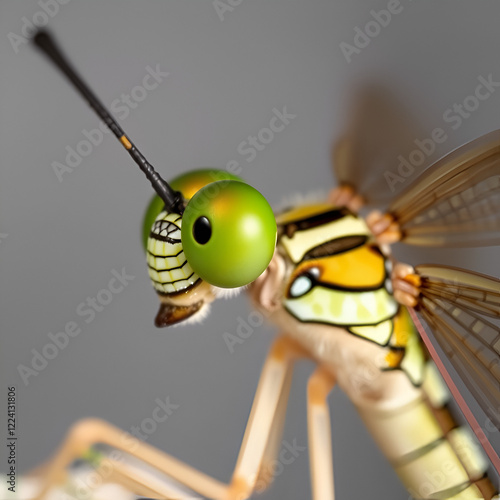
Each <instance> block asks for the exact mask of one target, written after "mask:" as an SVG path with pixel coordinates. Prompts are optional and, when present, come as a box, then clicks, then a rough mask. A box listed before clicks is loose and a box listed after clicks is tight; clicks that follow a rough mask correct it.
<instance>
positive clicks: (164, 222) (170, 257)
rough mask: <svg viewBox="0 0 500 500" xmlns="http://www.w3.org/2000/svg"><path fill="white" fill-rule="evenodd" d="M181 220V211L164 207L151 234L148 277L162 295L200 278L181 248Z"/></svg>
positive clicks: (170, 293) (189, 285) (184, 288)
mask: <svg viewBox="0 0 500 500" xmlns="http://www.w3.org/2000/svg"><path fill="white" fill-rule="evenodd" d="M181 223H182V216H181V215H179V214H175V213H167V212H165V211H163V212H161V213H160V214H159V215H158V217H157V218H156V221H155V223H154V224H153V227H152V229H151V233H150V235H149V239H148V247H147V262H148V268H149V277H150V278H151V281H152V282H153V287H154V288H155V290H156V291H157V292H158V293H159V294H160V295H176V294H178V293H183V292H186V291H187V290H188V289H190V288H191V287H192V286H193V285H194V284H195V283H196V282H197V281H198V280H199V279H200V278H199V276H198V275H197V274H196V273H195V272H194V271H193V270H192V269H191V266H190V265H189V262H188V261H187V259H186V257H185V255H184V252H183V250H182V243H181Z"/></svg>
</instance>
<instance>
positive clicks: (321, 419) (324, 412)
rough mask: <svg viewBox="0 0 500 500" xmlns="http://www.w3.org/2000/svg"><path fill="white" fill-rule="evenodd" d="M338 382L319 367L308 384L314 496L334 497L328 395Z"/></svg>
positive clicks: (322, 499) (331, 499)
mask: <svg viewBox="0 0 500 500" xmlns="http://www.w3.org/2000/svg"><path fill="white" fill-rule="evenodd" d="M334 385H335V380H334V378H333V376H332V375H331V373H330V372H327V371H326V370H325V369H323V368H318V369H317V370H316V371H315V372H314V373H313V374H312V375H311V378H310V379H309V382H308V385H307V422H308V436H309V460H310V468H311V486H312V498H313V499H314V500H334V498H335V492H334V484H333V459H332V448H331V431H330V411H329V408H328V403H327V398H328V394H329V393H330V392H331V390H332V389H333V387H334Z"/></svg>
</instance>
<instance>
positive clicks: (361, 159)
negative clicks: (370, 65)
mask: <svg viewBox="0 0 500 500" xmlns="http://www.w3.org/2000/svg"><path fill="white" fill-rule="evenodd" d="M351 101H352V102H354V103H355V104H354V106H351V109H349V112H348V115H347V119H346V122H347V123H346V129H345V132H344V134H343V135H342V137H341V138H340V140H338V141H337V142H336V143H335V144H334V147H333V151H332V153H333V155H332V156H333V168H334V172H335V176H336V177H337V180H338V182H339V184H340V185H342V184H347V185H349V186H351V187H353V188H354V189H355V191H356V192H357V193H359V194H360V195H362V196H363V198H364V200H365V202H366V203H367V204H369V205H381V206H387V204H388V203H389V202H390V201H391V200H392V199H393V198H394V195H395V193H396V189H397V188H400V186H401V184H398V185H397V186H393V187H392V189H391V187H390V185H389V184H388V182H387V179H386V176H385V174H386V173H387V172H396V173H397V171H398V165H399V162H400V160H399V159H398V157H399V156H400V155H401V156H403V157H405V158H407V157H408V154H409V152H411V151H412V150H414V149H415V148H416V145H415V142H414V141H415V139H416V138H418V137H422V134H423V133H422V131H421V130H419V128H418V127H417V126H416V120H415V119H414V118H413V117H412V116H410V113H409V112H408V111H406V110H405V109H404V108H403V106H402V105H401V104H400V103H399V102H397V101H396V99H395V98H394V92H390V91H389V90H388V89H385V88H382V87H380V86H375V85H371V86H365V87H364V88H362V89H358V90H357V91H354V92H353V98H352V99H351Z"/></svg>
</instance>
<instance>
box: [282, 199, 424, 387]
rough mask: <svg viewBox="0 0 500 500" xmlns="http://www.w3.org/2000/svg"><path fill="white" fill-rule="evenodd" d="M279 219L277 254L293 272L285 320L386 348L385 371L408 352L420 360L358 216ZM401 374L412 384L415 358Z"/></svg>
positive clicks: (340, 211)
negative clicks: (340, 330)
mask: <svg viewBox="0 0 500 500" xmlns="http://www.w3.org/2000/svg"><path fill="white" fill-rule="evenodd" d="M277 221H278V248H279V251H280V252H281V253H282V255H284V257H285V259H286V260H287V261H288V263H289V265H290V267H291V268H292V271H291V273H290V275H289V278H288V281H287V283H286V286H285V293H284V297H283V306H284V308H285V309H286V310H287V312H288V313H289V314H291V315H292V316H293V317H294V318H295V319H296V320H298V321H300V322H303V323H322V324H326V325H332V326H336V327H340V328H343V329H345V330H347V331H348V332H350V333H352V334H354V335H356V336H359V337H362V338H364V339H366V340H368V341H371V342H375V343H376V344H378V345H380V346H383V347H385V348H387V358H386V361H387V364H386V368H398V367H400V365H401V364H402V363H403V361H404V360H403V358H404V357H405V353H406V351H407V350H408V348H411V349H412V350H413V352H415V354H417V356H411V357H412V358H415V360H416V359H417V358H419V359H420V358H421V356H420V355H419V354H418V353H417V352H416V351H415V349H416V350H417V351H419V347H418V345H417V344H418V342H417V341H416V339H417V336H416V332H415V328H414V326H413V324H412V322H411V320H410V318H409V316H408V313H407V311H406V309H404V308H401V307H400V306H399V304H398V303H397V302H396V300H395V299H394V297H393V296H392V286H391V281H390V272H391V261H390V259H388V258H387V257H386V256H385V255H384V254H383V253H382V252H381V250H380V248H379V247H378V246H377V244H376V243H375V241H374V238H373V235H372V234H371V232H370V230H369V229H368V227H367V225H366V223H365V222H364V220H363V219H362V218H360V217H358V216H357V215H356V214H354V213H352V212H351V211H349V210H348V209H347V208H344V207H342V208H337V207H334V206H332V205H329V204H318V205H309V206H303V207H299V208H294V209H291V210H288V211H286V212H284V213H282V214H281V215H279V216H278V217H277ZM410 344H411V345H410ZM408 362H409V360H407V361H406V363H408ZM412 364H414V363H412ZM405 371H407V372H412V373H411V374H410V373H409V375H410V377H411V378H412V379H413V380H414V382H417V383H418V382H419V380H420V377H421V360H420V361H417V362H416V364H414V366H413V367H412V368H411V369H410V367H408V369H407V370H405Z"/></svg>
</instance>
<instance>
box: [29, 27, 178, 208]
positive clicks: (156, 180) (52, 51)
mask: <svg viewBox="0 0 500 500" xmlns="http://www.w3.org/2000/svg"><path fill="white" fill-rule="evenodd" d="M33 41H34V42H35V44H36V46H37V47H38V48H40V49H41V50H42V51H43V52H44V53H45V54H46V55H47V56H48V57H49V59H50V60H51V61H52V62H53V63H54V64H55V65H56V66H57V67H58V68H59V69H60V70H61V71H62V72H63V73H64V74H65V75H66V76H67V77H68V78H69V80H70V81H71V83H73V85H74V86H75V87H76V88H77V89H78V90H79V92H80V94H81V95H82V96H83V97H84V99H85V100H86V101H87V102H88V103H89V104H90V107H91V108H92V109H93V110H94V111H95V112H96V113H97V114H98V115H99V117H100V118H101V119H102V120H103V121H104V123H105V124H106V125H107V126H108V127H109V129H110V130H111V131H112V132H113V134H115V136H116V137H117V139H118V140H119V141H120V142H121V143H122V145H123V147H124V148H125V149H126V150H127V151H128V152H129V154H130V156H131V157H132V158H133V159H134V161H135V162H136V163H137V165H139V168H140V169H141V170H142V171H143V172H144V173H145V174H146V177H147V178H148V179H149V181H150V182H151V185H152V186H153V189H154V190H155V191H156V192H157V193H158V196H159V197H160V198H161V199H162V200H163V201H164V202H165V208H166V209H167V210H168V211H173V212H177V213H179V214H182V212H183V210H184V205H183V201H182V195H181V194H180V193H179V192H178V191H174V190H173V189H172V188H171V187H170V186H169V184H168V183H167V182H166V181H165V180H164V179H162V177H161V176H160V174H159V173H158V172H157V171H156V170H155V169H154V168H153V165H151V164H150V163H149V162H148V161H147V160H146V158H144V156H143V155H142V153H141V152H140V151H139V150H138V149H137V148H136V147H135V146H134V144H133V143H132V141H131V140H130V139H129V138H128V137H127V136H126V135H125V132H124V131H123V129H122V128H121V127H120V125H118V123H117V121H116V120H115V119H114V118H113V117H112V116H111V114H110V113H109V111H108V110H107V109H106V108H105V107H104V106H103V104H102V103H101V101H99V99H98V98H97V97H96V96H95V94H94V93H93V92H92V91H91V90H90V88H89V87H88V85H87V84H86V83H85V82H84V81H83V80H82V78H81V77H80V76H79V75H78V74H77V73H76V71H75V70H74V69H73V67H72V66H71V64H70V63H69V62H68V60H67V59H66V58H65V57H64V55H63V53H62V52H61V50H60V49H59V47H58V46H57V45H56V43H55V41H54V39H53V38H52V36H51V35H50V34H49V33H47V32H46V31H43V30H42V31H39V32H38V33H37V34H36V35H35V36H34V37H33Z"/></svg>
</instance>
